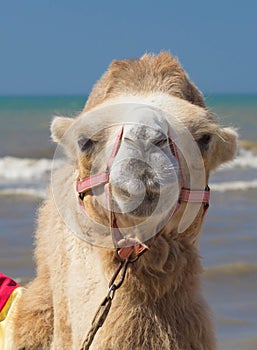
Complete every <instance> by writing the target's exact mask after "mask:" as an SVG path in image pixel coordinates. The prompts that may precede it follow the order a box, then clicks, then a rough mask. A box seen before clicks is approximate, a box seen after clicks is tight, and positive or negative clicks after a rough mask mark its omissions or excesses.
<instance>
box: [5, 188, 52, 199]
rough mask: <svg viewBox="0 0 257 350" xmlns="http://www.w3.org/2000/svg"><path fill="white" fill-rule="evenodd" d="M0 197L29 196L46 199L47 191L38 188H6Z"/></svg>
mask: <svg viewBox="0 0 257 350" xmlns="http://www.w3.org/2000/svg"><path fill="white" fill-rule="evenodd" d="M0 196H28V197H35V198H39V199H45V198H46V191H44V190H41V189H36V188H4V189H0Z"/></svg>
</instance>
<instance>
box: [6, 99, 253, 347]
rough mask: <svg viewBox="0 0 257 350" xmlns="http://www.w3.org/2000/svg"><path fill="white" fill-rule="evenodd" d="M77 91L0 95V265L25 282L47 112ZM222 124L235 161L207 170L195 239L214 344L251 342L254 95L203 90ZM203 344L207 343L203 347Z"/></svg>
mask: <svg viewBox="0 0 257 350" xmlns="http://www.w3.org/2000/svg"><path fill="white" fill-rule="evenodd" d="M85 102H86V98H85V97H83V96H2V97H0V123H1V124H0V125H1V128H0V271H2V272H4V273H5V274H7V275H9V276H11V277H12V278H14V279H16V280H18V281H19V282H20V283H21V284H25V283H26V282H28V281H29V280H31V279H32V278H33V277H34V276H35V263H34V258H33V249H34V239H33V236H34V232H35V229H36V224H37V210H38V208H39V206H40V205H41V204H42V201H43V200H44V198H45V194H46V186H47V184H48V182H49V177H50V173H51V168H52V158H53V155H54V151H55V145H54V143H53V142H52V141H51V139H50V132H49V127H50V123H51V120H52V119H53V117H54V116H55V115H64V116H74V115H76V114H77V113H78V112H79V111H80V110H81V109H82V108H83V105H84V104H85ZM206 103H207V105H208V107H209V109H210V110H212V112H213V113H215V114H217V116H218V119H219V122H220V123H221V124H222V125H224V126H225V125H226V126H232V127H234V128H236V129H237V131H238V133H239V139H240V143H239V148H238V152H237V156H236V158H235V160H233V161H231V162H230V163H228V164H226V165H225V166H222V167H220V168H219V169H218V170H217V171H215V172H214V173H213V174H212V175H211V179H210V188H211V205H210V208H209V211H208V214H207V217H206V219H205V223H204V227H203V230H202V234H201V238H200V254H201V257H202V262H203V266H204V273H203V291H204V294H205V296H206V298H207V301H208V303H209V304H210V306H211V309H212V312H213V318H214V322H215V325H216V333H217V340H218V348H219V349H220V350H256V349H257V95H208V96H206ZM206 350H208V349H206Z"/></svg>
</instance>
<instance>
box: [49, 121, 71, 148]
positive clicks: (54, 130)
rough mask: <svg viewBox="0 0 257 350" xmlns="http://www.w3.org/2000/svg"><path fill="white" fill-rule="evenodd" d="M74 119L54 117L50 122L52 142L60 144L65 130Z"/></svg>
mask: <svg viewBox="0 0 257 350" xmlns="http://www.w3.org/2000/svg"><path fill="white" fill-rule="evenodd" d="M73 121H74V119H72V118H65V117H55V118H54V120H53V121H52V124H51V136H52V139H53V141H54V142H57V143H60V144H62V139H63V136H64V134H65V133H66V131H67V130H68V129H69V128H70V127H71V125H72V124H73Z"/></svg>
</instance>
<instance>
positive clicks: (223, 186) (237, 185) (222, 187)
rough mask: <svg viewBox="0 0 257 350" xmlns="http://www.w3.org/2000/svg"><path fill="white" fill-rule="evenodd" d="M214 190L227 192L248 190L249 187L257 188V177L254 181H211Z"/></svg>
mask: <svg viewBox="0 0 257 350" xmlns="http://www.w3.org/2000/svg"><path fill="white" fill-rule="evenodd" d="M210 187H211V190H212V191H218V192H225V191H238V190H241V191H246V190H249V189H251V188H252V189H254V188H257V179H255V180H252V181H230V182H221V183H211V184H210Z"/></svg>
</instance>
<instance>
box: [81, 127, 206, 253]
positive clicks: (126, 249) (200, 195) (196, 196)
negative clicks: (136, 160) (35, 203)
mask: <svg viewBox="0 0 257 350" xmlns="http://www.w3.org/2000/svg"><path fill="white" fill-rule="evenodd" d="M123 131H124V127H123V126H122V127H121V128H120V130H119V133H118V135H117V137H116V140H115V144H114V146H113V149H112V152H111V155H110V157H109V160H108V162H107V166H106V170H105V171H102V172H100V173H98V174H95V175H90V176H89V177H86V178H84V179H77V180H76V191H77V193H78V196H79V202H80V205H81V206H82V207H83V199H84V196H85V194H86V192H87V191H88V190H91V189H93V188H95V187H98V186H101V185H104V189H105V194H106V198H107V203H108V206H109V208H108V209H109V211H110V213H111V215H110V217H111V221H110V222H111V229H112V236H113V241H114V244H115V246H116V247H118V249H119V251H118V254H119V257H120V258H121V259H128V258H129V257H130V256H131V255H132V253H134V256H135V257H136V258H137V257H138V256H139V255H141V254H142V253H143V252H144V251H145V250H146V247H145V246H144V245H143V244H141V243H136V242H135V243H132V244H130V242H128V244H127V246H123V247H122V248H121V247H119V246H118V243H119V242H121V241H122V238H123V236H122V234H121V233H120V232H119V228H118V225H117V220H116V217H115V214H114V213H113V212H112V210H111V208H110V202H111V201H110V170H111V167H112V164H113V161H114V159H115V157H116V155H117V153H118V150H119V147H120V143H121V140H122V135H123ZM171 142H172V148H173V154H174V156H175V158H176V159H177V161H178V165H179V177H180V182H181V191H180V195H179V199H178V203H177V206H176V208H175V210H174V211H173V213H172V215H174V214H175V213H176V212H177V210H178V209H179V207H180V204H181V202H190V203H203V204H204V212H203V215H205V214H206V212H207V209H208V207H209V200H210V188H209V186H206V188H205V189H204V190H190V189H188V188H185V187H184V178H183V172H182V167H181V164H180V159H179V154H178V149H177V146H176V144H175V143H174V142H173V141H171ZM129 244H130V245H129ZM128 245H129V246H128Z"/></svg>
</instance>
